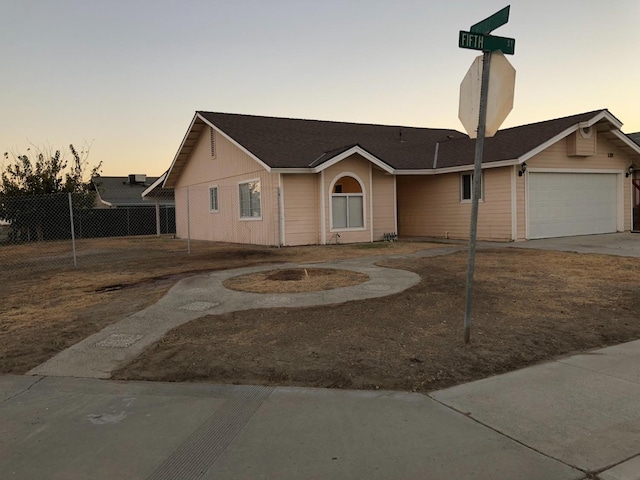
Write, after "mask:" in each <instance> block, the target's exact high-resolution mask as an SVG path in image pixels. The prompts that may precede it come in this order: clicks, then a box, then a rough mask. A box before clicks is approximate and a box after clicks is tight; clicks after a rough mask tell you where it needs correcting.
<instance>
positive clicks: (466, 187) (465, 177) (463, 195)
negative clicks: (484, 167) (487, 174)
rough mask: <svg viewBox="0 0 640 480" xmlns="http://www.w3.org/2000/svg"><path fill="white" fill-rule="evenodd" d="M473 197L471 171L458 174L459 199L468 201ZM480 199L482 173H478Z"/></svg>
mask: <svg viewBox="0 0 640 480" xmlns="http://www.w3.org/2000/svg"><path fill="white" fill-rule="evenodd" d="M472 199H473V173H463V174H462V175H460V200H461V201H462V202H470V201H471V200H472ZM480 200H482V175H480Z"/></svg>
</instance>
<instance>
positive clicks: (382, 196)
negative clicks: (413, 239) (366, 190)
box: [371, 166, 398, 241]
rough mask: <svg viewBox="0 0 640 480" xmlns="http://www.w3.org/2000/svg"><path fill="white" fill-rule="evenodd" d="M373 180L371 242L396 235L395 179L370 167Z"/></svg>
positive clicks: (382, 171)
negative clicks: (388, 235)
mask: <svg viewBox="0 0 640 480" xmlns="http://www.w3.org/2000/svg"><path fill="white" fill-rule="evenodd" d="M371 174H372V178H373V240H374V241H378V240H382V239H383V238H384V234H385V233H398V232H397V231H396V230H397V227H396V201H395V177H394V176H393V175H389V174H387V173H386V172H385V171H384V170H380V169H378V168H375V167H373V166H372V168H371Z"/></svg>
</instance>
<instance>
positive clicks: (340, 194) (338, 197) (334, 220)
mask: <svg viewBox="0 0 640 480" xmlns="http://www.w3.org/2000/svg"><path fill="white" fill-rule="evenodd" d="M331 211H332V214H331V227H332V228H334V229H335V228H363V227H364V201H363V192H362V187H361V186H360V182H358V180H356V179H355V178H353V177H350V176H344V177H340V178H339V179H338V180H336V182H335V183H334V184H333V189H332V191H331Z"/></svg>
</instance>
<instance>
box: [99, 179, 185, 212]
mask: <svg viewBox="0 0 640 480" xmlns="http://www.w3.org/2000/svg"><path fill="white" fill-rule="evenodd" d="M157 180H158V177H147V176H146V175H140V174H137V175H134V174H132V175H128V176H126V177H102V176H100V177H93V178H92V179H91V181H92V182H93V185H94V186H95V187H96V191H97V192H98V197H99V202H100V203H101V204H103V205H105V206H108V207H136V206H138V207H139V206H148V205H152V204H153V203H152V202H150V201H148V200H144V199H143V198H142V192H144V191H145V190H146V189H147V188H149V187H150V186H151V185H152V184H153V183H154V182H156V181H157ZM159 203H160V204H161V205H173V204H174V203H175V202H174V200H173V198H163V199H161V200H160V202H159Z"/></svg>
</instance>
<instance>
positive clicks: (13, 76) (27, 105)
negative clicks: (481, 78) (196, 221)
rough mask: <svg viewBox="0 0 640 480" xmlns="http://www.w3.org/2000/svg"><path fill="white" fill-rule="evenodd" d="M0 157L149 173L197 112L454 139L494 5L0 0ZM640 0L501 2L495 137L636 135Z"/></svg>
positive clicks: (494, 1) (160, 165)
mask: <svg viewBox="0 0 640 480" xmlns="http://www.w3.org/2000/svg"><path fill="white" fill-rule="evenodd" d="M0 5H1V8H0V24H1V28H0V42H1V45H2V52H3V55H2V58H3V65H4V67H5V68H4V72H3V76H2V77H3V78H2V115H1V118H0V148H2V152H5V151H8V152H12V153H23V152H24V151H26V149H27V148H28V147H29V144H30V143H31V144H35V145H39V146H51V147H53V148H61V149H62V148H66V147H67V146H68V144H69V143H73V144H74V145H75V146H76V147H82V145H83V144H84V143H85V142H86V143H87V144H91V153H90V157H89V161H90V164H92V165H93V164H97V163H98V162H100V161H102V162H103V168H102V173H103V175H122V176H124V175H127V174H129V173H145V174H147V175H150V176H157V175H160V174H162V172H164V171H165V170H166V169H167V168H168V167H169V166H170V164H171V161H172V160H173V157H174V155H175V154H176V151H177V149H178V147H179V145H180V142H181V141H182V138H183V136H184V134H185V132H186V130H187V128H188V126H189V123H190V121H191V119H192V117H193V115H194V112H195V111H196V110H209V111H216V112H229V113H244V114H253V115H270V116H282V117H293V118H310V119H321V120H337V121H351V122H363V123H380V124H390V125H406V126H420V127H435V128H455V129H458V130H461V131H462V130H463V129H462V125H461V124H460V122H459V120H458V95H459V88H460V82H461V81H462V79H463V77H464V75H465V73H466V72H467V70H468V68H469V66H470V65H471V63H472V62H473V60H474V58H475V57H476V56H477V55H478V54H479V52H475V51H472V50H464V49H460V48H458V32H459V30H467V29H468V28H469V27H470V26H471V25H472V24H474V23H476V22H478V21H480V20H482V19H483V18H485V17H487V16H489V15H491V14H493V13H495V12H496V11H498V10H500V9H502V8H503V7H505V6H506V5H508V3H507V2H506V1H504V0H485V1H483V2H478V1H468V0H458V1H429V0H393V1H390V0H384V1H382V0H381V1H379V0H340V1H338V0H322V1H318V0H227V1H218V0H208V1H197V0H181V1H169V0H126V1H123V0H100V1H94V0H0ZM639 20H640V1H638V0H616V1H614V2H602V1H595V0H580V1H578V0H555V1H547V0H535V1H534V0H513V1H512V2H511V16H510V19H509V23H508V24H506V25H504V26H503V27H500V28H499V29H498V30H496V31H495V32H494V34H495V35H499V36H506V37H514V38H515V39H516V51H515V55H513V56H508V59H509V61H510V62H511V63H512V65H513V66H514V67H515V69H516V71H517V74H516V90H515V104H514V109H513V111H512V112H511V114H510V116H509V117H508V118H507V120H506V121H505V123H504V124H503V128H506V127H511V126H515V125H521V124H526V123H531V122H536V121H540V120H546V119H552V118H557V117H561V116H566V115H572V114H575V113H581V112H586V111H591V110H596V109H599V108H608V109H609V110H610V111H611V113H613V115H615V116H616V117H617V118H618V119H620V121H621V122H622V123H623V124H624V125H623V128H622V129H623V131H624V132H626V133H631V132H636V131H640V62H638V52H639V51H640V29H639V27H638V25H639V23H638V22H639Z"/></svg>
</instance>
